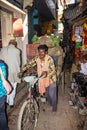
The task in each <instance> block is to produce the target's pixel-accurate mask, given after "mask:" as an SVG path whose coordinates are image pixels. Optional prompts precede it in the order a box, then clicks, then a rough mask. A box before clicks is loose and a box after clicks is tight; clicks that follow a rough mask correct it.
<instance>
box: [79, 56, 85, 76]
mask: <svg viewBox="0 0 87 130" xmlns="http://www.w3.org/2000/svg"><path fill="white" fill-rule="evenodd" d="M80 65H81V70H80V73H82V74H84V75H87V54H85V55H83V56H82V57H81V63H80Z"/></svg>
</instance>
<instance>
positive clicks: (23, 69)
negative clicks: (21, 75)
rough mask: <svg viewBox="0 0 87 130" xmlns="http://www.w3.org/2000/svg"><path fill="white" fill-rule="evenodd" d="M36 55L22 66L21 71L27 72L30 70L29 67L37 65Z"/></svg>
mask: <svg viewBox="0 0 87 130" xmlns="http://www.w3.org/2000/svg"><path fill="white" fill-rule="evenodd" d="M36 59H37V58H36V57H35V58H33V59H32V60H30V61H29V62H28V63H27V64H25V65H24V66H23V67H22V68H21V72H25V71H26V70H28V69H29V68H33V67H35V66H36Z"/></svg>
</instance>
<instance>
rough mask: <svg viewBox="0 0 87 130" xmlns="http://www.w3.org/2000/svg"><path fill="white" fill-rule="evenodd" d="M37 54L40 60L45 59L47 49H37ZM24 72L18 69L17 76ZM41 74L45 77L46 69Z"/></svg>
mask: <svg viewBox="0 0 87 130" xmlns="http://www.w3.org/2000/svg"><path fill="white" fill-rule="evenodd" d="M38 54H39V58H40V59H41V61H44V60H45V56H46V54H47V51H45V50H43V49H39V50H38ZM23 73H24V72H22V71H20V72H19V73H18V77H22V75H23ZM41 76H43V77H44V78H45V77H47V71H43V72H42V74H41Z"/></svg>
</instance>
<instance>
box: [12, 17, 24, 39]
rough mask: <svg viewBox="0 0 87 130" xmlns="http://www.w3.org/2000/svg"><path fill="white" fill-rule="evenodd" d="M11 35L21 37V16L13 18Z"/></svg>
mask: <svg viewBox="0 0 87 130" xmlns="http://www.w3.org/2000/svg"><path fill="white" fill-rule="evenodd" d="M12 22H13V35H14V37H23V24H22V19H21V18H13V19H12Z"/></svg>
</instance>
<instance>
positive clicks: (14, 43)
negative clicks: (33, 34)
mask: <svg viewBox="0 0 87 130" xmlns="http://www.w3.org/2000/svg"><path fill="white" fill-rule="evenodd" d="M10 44H13V45H15V46H16V45H17V42H16V41H15V40H14V39H12V40H10V41H9V45H10Z"/></svg>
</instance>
